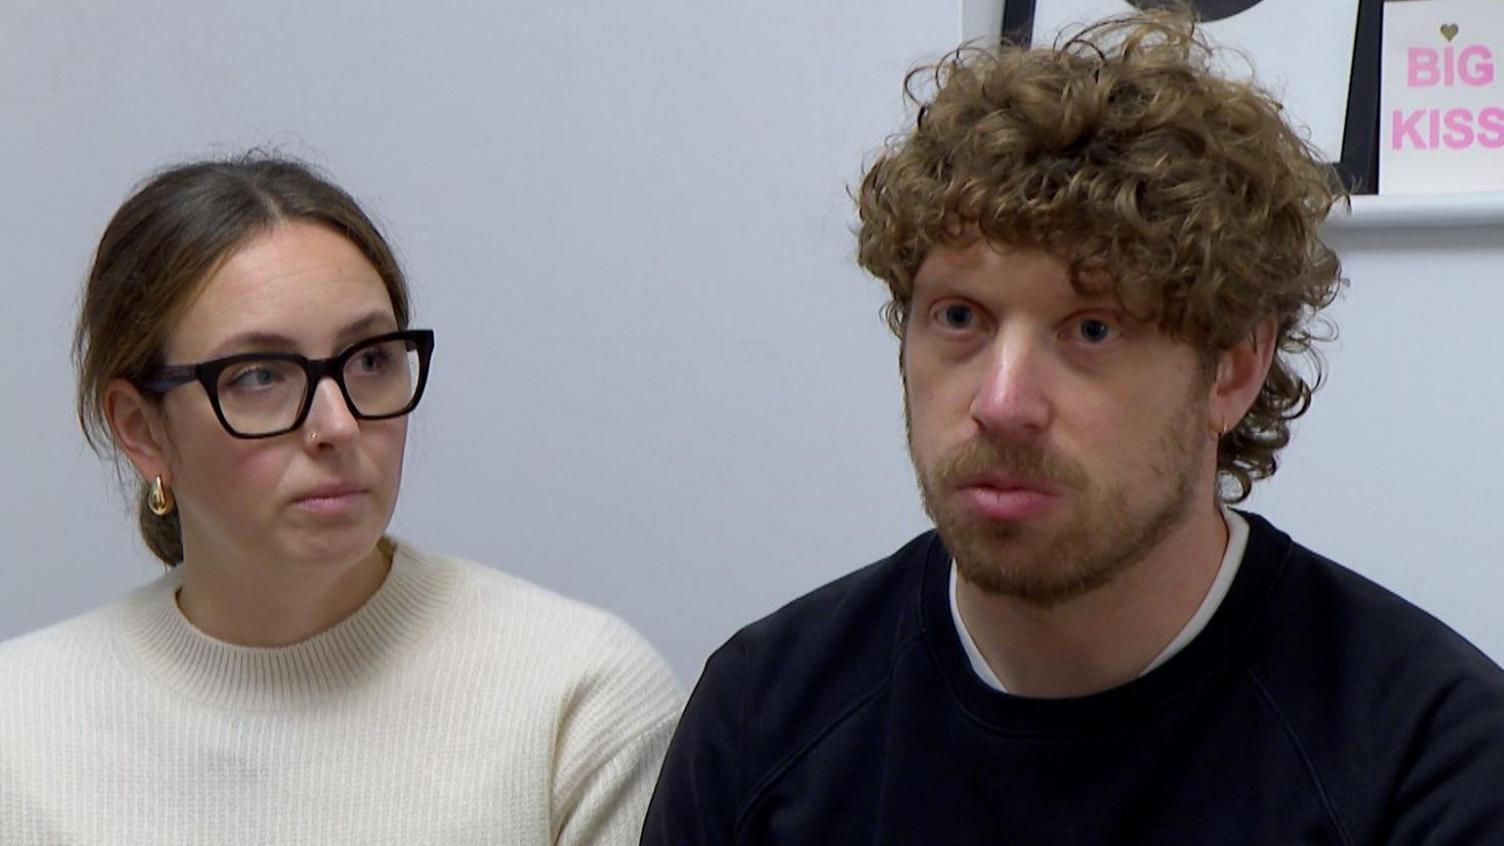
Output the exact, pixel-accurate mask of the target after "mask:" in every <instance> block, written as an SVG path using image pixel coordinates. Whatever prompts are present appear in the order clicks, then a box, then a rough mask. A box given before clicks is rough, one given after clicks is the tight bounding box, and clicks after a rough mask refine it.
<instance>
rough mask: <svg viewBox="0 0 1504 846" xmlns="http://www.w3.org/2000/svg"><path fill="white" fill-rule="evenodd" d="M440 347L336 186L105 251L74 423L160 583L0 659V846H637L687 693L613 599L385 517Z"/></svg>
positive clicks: (254, 177)
mask: <svg viewBox="0 0 1504 846" xmlns="http://www.w3.org/2000/svg"><path fill="white" fill-rule="evenodd" d="M433 354H434V333H433V332H432V331H430V330H428V329H417V328H413V327H412V326H411V325H410V315H409V306H408V291H407V283H406V282H405V281H404V279H403V276H402V272H401V270H400V269H399V268H398V265H397V262H396V260H395V259H394V257H393V254H392V251H391V249H390V248H389V246H388V245H387V242H386V241H385V240H384V239H383V237H382V236H381V234H380V233H379V232H378V231H377V230H376V228H375V226H374V225H373V224H372V223H371V221H370V220H369V218H368V217H367V216H366V215H365V214H364V213H363V212H362V211H361V209H360V208H359V207H358V206H357V205H356V203H355V202H354V201H353V200H352V199H351V198H350V196H349V195H347V194H346V193H344V192H343V191H341V190H340V189H339V188H337V187H336V186H334V185H332V184H331V183H330V182H328V181H327V180H325V179H324V178H322V177H321V176H319V175H317V174H316V173H314V172H313V171H312V170H311V169H309V168H308V167H307V166H305V165H302V164H299V163H296V162H291V161H286V160H280V159H273V158H264V157H248V158H245V159H240V160H234V161H212V162H200V163H195V164H190V165H186V166H181V167H175V168H172V169H169V170H166V171H164V172H162V173H160V174H158V175H157V176H155V177H154V178H152V179H150V180H149V181H148V182H146V183H145V184H144V185H143V186H142V187H140V188H139V189H138V190H137V191H136V193H135V194H134V195H133V196H132V197H130V199H129V200H127V201H126V203H125V204H124V206H122V207H121V208H120V210H119V211H118V212H117V213H116V214H115V216H114V218H113V220H111V221H110V223H109V225H108V227H107V228H106V230H105V233H104V236H103V238H102V240H101V241H100V244H99V248H98V251H97V254H96V256H95V259H94V263H93V267H92V269H91V271H90V274H89V277H88V281H87V286H86V288H85V291H84V295H83V301H82V311H81V314H80V316H79V321H78V330H77V334H76V338H75V355H76V359H77V364H78V369H79V385H78V404H79V417H80V420H81V422H82V424H83V427H84V432H85V435H86V437H87V438H88V439H89V440H90V442H91V443H92V444H94V445H95V446H96V447H100V448H110V449H113V450H114V451H115V452H117V453H118V454H119V455H120V456H123V457H124V458H125V459H126V460H127V461H128V462H129V465H130V467H131V468H132V469H133V470H134V472H135V473H136V474H137V475H138V476H139V478H140V480H141V493H140V524H141V532H142V535H143V537H144V539H145V541H146V544H147V546H148V547H149V548H150V549H151V551H152V552H153V553H154V554H155V555H156V556H157V557H159V558H160V559H161V560H162V561H163V562H164V563H165V564H166V565H167V568H168V570H167V572H166V573H165V574H164V575H163V576H161V577H160V578H159V579H157V580H156V581H154V582H152V583H150V584H148V585H146V586H145V587H143V588H141V589H139V590H137V591H135V592H134V593H131V594H130V595H128V596H126V597H124V598H122V599H120V600H118V601H116V602H114V603H112V604H110V605H108V606H106V607H104V608H102V609H100V610H98V611H95V612H93V613H90V614H87V615H85V616H83V617H80V618H77V619H75V620H71V621H69V622H66V623H62V624H60V625H57V626H54V627H52V628H50V629H46V630H43V631H41V632H37V633H34V634H32V635H29V636H26V637H23V638H19V639H17V640H14V641H11V642H9V643H7V644H4V645H0V843H5V844H8V846H10V845H11V844H42V843H47V844H53V843H112V844H145V843H151V844H174V843H202V844H209V843H251V842H255V843H309V844H313V843H319V844H325V843H360V844H376V843H389V844H399V843H400V844H408V843H413V844H416V843H476V844H479V843H515V844H555V843H557V844H587V843H588V844H598V843H599V844H610V843H636V842H637V835H638V830H639V828H640V826H641V820H642V815H643V812H644V810H645V807H646V804H647V800H648V796H649V794H650V792H651V790H652V785H653V781H654V779H655V777H656V773H657V768H658V764H659V762H660V760H661V758H662V756H663V753H664V750H665V748H666V746H667V743H668V739H669V735H670V733H671V732H672V728H673V722H674V720H675V718H676V715H677V713H678V708H679V705H680V694H679V691H678V688H677V685H676V683H675V681H674V680H673V677H672V675H671V674H670V673H669V671H668V670H667V668H666V667H665V665H664V664H663V662H662V660H661V659H660V658H659V657H658V655H657V654H656V653H655V652H654V651H653V650H652V649H651V647H649V646H648V645H647V644H646V643H645V642H644V641H643V640H642V639H641V638H640V637H638V636H637V635H636V634H635V633H634V632H633V631H632V630H631V629H629V628H628V627H627V626H626V625H625V624H623V623H622V622H620V621H618V620H617V619H615V618H614V617H611V616H610V615H608V614H606V613H604V612H601V611H597V610H594V609H591V608H588V607H585V606H583V605H580V604H578V603H575V602H571V601H569V600H566V599H563V598H561V597H558V596H555V595H553V594H550V593H548V592H546V591H544V590H542V589H540V588H537V587H533V586H531V585H529V584H527V583H525V582H522V581H520V580H518V579H515V578H512V577H508V576H506V575H504V574H502V573H500V572H497V571H495V570H491V569H488V568H485V567H481V566H479V565H476V564H472V563H469V562H466V561H462V560H458V559H455V558H451V557H447V556H444V555H440V554H436V553H433V552H429V551H426V550H424V549H421V548H419V547H415V546H412V545H410V544H409V543H407V542H406V541H399V540H395V539H393V538H391V537H389V536H388V535H387V534H386V531H387V524H388V522H389V521H390V519H391V516H392V511H393V508H394V507H395V505H396V501H397V492H398V487H399V482H400V479H401V473H402V457H403V448H404V445H405V442H406V438H407V415H408V414H409V413H411V412H412V411H413V410H414V409H415V408H416V407H417V406H418V404H419V401H420V400H421V399H422V398H423V390H424V386H425V385H426V383H427V378H428V371H429V367H430V364H431V362H432V359H433Z"/></svg>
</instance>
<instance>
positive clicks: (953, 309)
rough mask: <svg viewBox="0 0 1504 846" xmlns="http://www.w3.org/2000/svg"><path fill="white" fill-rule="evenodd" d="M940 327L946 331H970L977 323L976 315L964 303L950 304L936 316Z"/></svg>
mask: <svg viewBox="0 0 1504 846" xmlns="http://www.w3.org/2000/svg"><path fill="white" fill-rule="evenodd" d="M936 316H937V318H938V319H939V321H940V325H942V326H944V327H945V328H947V329H970V328H971V327H972V326H973V325H975V324H976V322H977V314H976V311H975V310H974V309H972V307H971V306H969V305H966V304H965V303H950V304H949V305H946V306H944V307H942V308H941V309H940V311H939V313H938V314H937V315H936Z"/></svg>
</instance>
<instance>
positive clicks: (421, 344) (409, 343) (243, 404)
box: [136, 329, 433, 438]
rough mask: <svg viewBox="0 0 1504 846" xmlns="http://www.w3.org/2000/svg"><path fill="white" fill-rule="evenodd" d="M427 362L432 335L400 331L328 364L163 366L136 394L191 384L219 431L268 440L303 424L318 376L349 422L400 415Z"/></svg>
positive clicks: (246, 358)
mask: <svg viewBox="0 0 1504 846" xmlns="http://www.w3.org/2000/svg"><path fill="white" fill-rule="evenodd" d="M432 355H433V330H432V329H407V330H404V331H401V332H389V333H387V334H385V335H377V336H375V337H373V338H366V339H364V340H361V341H356V342H355V343H353V344H351V345H350V346H348V347H346V348H345V349H344V350H343V351H341V352H340V353H338V354H336V355H332V356H330V357H329V358H318V359H309V358H305V357H303V356H301V355H298V354H297V353H261V352H257V353H242V354H240V355H232V356H226V357H224V358H216V359H213V360H211V361H203V362H199V363H198V364H174V365H168V366H166V367H163V368H161V369H159V370H157V371H156V372H155V373H153V374H152V375H151V378H149V379H145V380H143V381H141V382H138V383H136V387H138V388H140V389H141V390H143V391H150V392H152V393H157V394H160V393H164V392H166V391H167V390H169V389H171V388H175V387H177V386H178V385H186V384H188V383H189V382H193V381H195V380H196V381H197V382H198V383H199V384H201V385H203V386H204V391H205V392H206V393H208V395H209V404H210V405H212V406H214V414H215V416H217V417H218V418H219V423H220V425H221V426H224V428H225V431H226V432H229V433H230V434H231V435H233V436H235V437H237V438H271V437H276V436H277V435H285V434H287V433H288V432H291V431H293V430H294V429H297V428H298V427H299V426H302V425H303V421H304V420H306V419H308V409H310V408H312V407H313V396H314V394H315V393H317V392H318V388H319V383H320V382H322V381H323V380H324V379H325V378H326V377H327V378H329V379H333V380H334V384H336V385H338V386H339V391H340V393H341V394H343V395H344V397H345V405H346V406H347V407H349V409H350V414H352V415H354V416H355V417H356V419H359V420H385V419H387V418H389V417H401V416H402V415H404V414H407V413H408V412H410V411H412V410H413V409H414V408H417V406H418V400H420V399H422V398H423V387H424V385H426V384H427V383H428V360H429V358H430V357H432Z"/></svg>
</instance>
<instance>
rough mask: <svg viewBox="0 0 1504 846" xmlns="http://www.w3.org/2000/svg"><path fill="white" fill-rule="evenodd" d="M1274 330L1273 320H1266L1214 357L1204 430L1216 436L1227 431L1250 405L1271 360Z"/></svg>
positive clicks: (1272, 358) (1275, 324)
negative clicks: (1214, 364)
mask: <svg viewBox="0 0 1504 846" xmlns="http://www.w3.org/2000/svg"><path fill="white" fill-rule="evenodd" d="M1277 329H1278V322H1277V321H1276V319H1275V318H1274V317H1266V318H1264V319H1263V320H1261V321H1259V323H1258V325H1257V326H1254V327H1253V332H1252V333H1250V334H1249V336H1248V337H1247V338H1244V339H1243V340H1242V341H1241V342H1239V343H1237V344H1235V345H1233V346H1232V347H1231V348H1230V349H1226V350H1223V351H1222V354H1221V355H1220V356H1218V358H1217V372H1216V375H1215V378H1213V380H1212V386H1211V396H1210V401H1209V402H1208V403H1207V421H1206V423H1207V428H1209V429H1211V430H1212V431H1215V432H1218V433H1225V432H1229V431H1231V430H1232V429H1233V428H1235V427H1236V426H1237V425H1238V422H1239V421H1241V420H1242V419H1243V415H1245V414H1247V413H1248V409H1249V408H1251V407H1252V406H1253V401H1254V400H1255V399H1257V398H1258V395H1259V391H1260V390H1261V389H1262V388H1263V387H1264V380H1265V379H1266V378H1267V377H1268V376H1269V367H1270V365H1271V363H1272V362H1273V361H1274V338H1275V334H1276V331H1277Z"/></svg>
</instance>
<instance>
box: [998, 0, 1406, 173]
mask: <svg viewBox="0 0 1504 846" xmlns="http://www.w3.org/2000/svg"><path fill="white" fill-rule="evenodd" d="M1060 2H1062V0H1005V3H1004V6H1003V22H1002V33H1001V35H1002V37H1003V38H1005V39H1008V40H1011V41H1013V42H1015V43H1021V44H1032V43H1034V40H1033V39H1034V35H1035V33H1034V23H1035V21H1036V19H1038V18H1039V17H1040V16H1041V11H1042V10H1048V8H1049V6H1050V5H1051V4H1056V3H1060ZM1262 2H1266V0H1194V2H1192V4H1191V5H1192V7H1193V8H1194V9H1195V10H1196V12H1197V13H1198V14H1199V15H1201V16H1202V17H1203V19H1205V20H1207V21H1209V22H1211V21H1215V22H1218V23H1219V24H1221V23H1234V22H1235V21H1236V18H1237V16H1238V15H1240V14H1243V13H1244V12H1246V11H1248V10H1250V9H1252V8H1253V7H1255V6H1257V5H1259V4H1260V3H1262ZM1383 4H1384V0H1358V2H1357V10H1356V11H1357V20H1356V22H1355V26H1354V30H1353V44H1352V62H1351V67H1350V69H1349V71H1348V80H1347V82H1348V85H1347V102H1346V114H1345V117H1344V120H1343V123H1342V140H1341V155H1340V158H1337V159H1336V160H1334V161H1333V162H1332V164H1333V166H1334V167H1335V168H1336V170H1337V172H1338V173H1339V174H1340V175H1341V177H1342V180H1343V183H1344V184H1345V185H1346V186H1347V188H1348V190H1349V191H1351V192H1352V193H1354V194H1373V193H1375V191H1376V190H1377V186H1378V148H1379V72H1380V50H1381V47H1382V42H1383V19H1384V5H1383ZM1118 5H1120V6H1121V7H1122V9H1121V11H1122V12H1123V13H1130V12H1132V11H1134V8H1135V7H1137V8H1151V7H1158V6H1163V5H1165V3H1164V2H1163V0H1118ZM1255 58H1257V57H1255Z"/></svg>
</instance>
